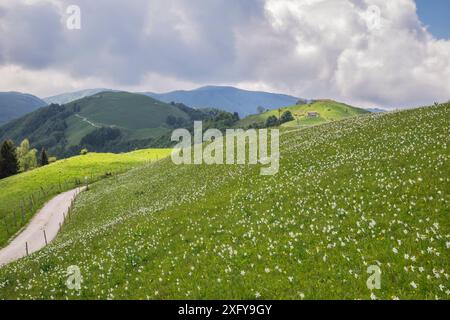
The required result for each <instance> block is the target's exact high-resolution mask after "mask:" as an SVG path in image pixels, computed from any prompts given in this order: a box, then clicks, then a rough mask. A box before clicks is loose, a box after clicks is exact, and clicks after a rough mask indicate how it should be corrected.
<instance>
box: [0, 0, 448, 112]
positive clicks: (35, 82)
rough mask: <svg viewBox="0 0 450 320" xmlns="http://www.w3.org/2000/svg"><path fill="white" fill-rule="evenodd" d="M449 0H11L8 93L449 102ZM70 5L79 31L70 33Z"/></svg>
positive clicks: (0, 22) (5, 24)
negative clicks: (237, 91) (205, 90)
mask: <svg viewBox="0 0 450 320" xmlns="http://www.w3.org/2000/svg"><path fill="white" fill-rule="evenodd" d="M449 3H450V1H448V0H417V4H416V2H415V1H414V0H389V1H388V0H95V1H92V0H1V1H0V91H22V92H28V93H32V94H35V95H38V96H40V97H46V96H49V95H54V94H58V93H62V92H66V91H73V90H79V89H86V88H95V87H103V88H114V89H122V90H129V91H156V92H162V91H170V90H174V89H192V88H195V87H198V86H202V85H209V84H216V85H222V84H223V85H235V86H238V87H241V88H244V89H261V90H269V91H274V92H282V93H288V94H292V95H295V96H299V97H306V98H334V99H338V100H341V101H345V102H348V103H353V104H356V105H361V106H367V107H369V106H370V107H375V106H377V107H387V108H394V107H407V106H418V105H423V104H428V103H431V102H434V101H444V100H445V101H446V100H449V99H450V34H448V33H446V32H445V30H450V23H449V22H445V16H444V15H443V13H444V12H449V9H450V5H449ZM70 5H77V6H78V7H79V8H80V9H81V29H79V30H77V29H75V30H71V29H68V28H67V19H68V18H70V16H69V15H68V14H67V8H68V7H69V6H70ZM417 8H419V10H417ZM71 21H72V22H73V20H71Z"/></svg>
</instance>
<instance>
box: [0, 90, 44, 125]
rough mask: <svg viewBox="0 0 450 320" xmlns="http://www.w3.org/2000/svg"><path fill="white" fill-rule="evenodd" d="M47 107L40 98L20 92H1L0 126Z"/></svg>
mask: <svg viewBox="0 0 450 320" xmlns="http://www.w3.org/2000/svg"><path fill="white" fill-rule="evenodd" d="M45 105H47V103H46V102H44V101H42V100H41V99H39V98H38V97H35V96H33V95H31V94H25V93H19V92H0V125H2V124H4V123H7V122H8V121H11V120H13V119H16V118H19V117H21V116H23V115H24V114H27V113H29V112H32V111H34V110H36V109H38V108H40V107H43V106H45Z"/></svg>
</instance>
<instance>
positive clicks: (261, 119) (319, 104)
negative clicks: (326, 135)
mask: <svg viewBox="0 0 450 320" xmlns="http://www.w3.org/2000/svg"><path fill="white" fill-rule="evenodd" d="M286 111H290V112H291V113H292V116H293V117H294V120H293V121H291V122H287V123H284V124H283V127H302V126H312V125H317V124H322V123H326V122H333V121H337V120H342V119H345V118H350V117H354V116H358V115H362V114H367V113H370V112H369V111H368V110H365V109H361V108H357V107H353V106H350V105H347V104H345V103H341V102H336V101H333V100H315V101H313V102H311V103H306V104H296V105H293V106H289V107H285V108H281V109H280V111H278V110H270V111H266V112H263V113H261V114H255V115H251V116H248V117H246V118H244V119H242V120H240V121H239V122H238V123H237V124H236V126H238V127H242V128H246V127H261V126H263V125H264V123H265V121H266V120H267V118H269V117H270V116H276V117H277V118H280V115H281V114H283V112H286Z"/></svg>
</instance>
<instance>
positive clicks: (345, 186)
mask: <svg viewBox="0 0 450 320" xmlns="http://www.w3.org/2000/svg"><path fill="white" fill-rule="evenodd" d="M449 119H450V105H449V104H446V105H441V106H438V107H428V108H421V109H415V110H408V111H402V112H396V113H388V114H382V115H379V114H378V115H365V116H361V117H353V118H349V119H346V120H343V121H335V122H330V123H326V124H323V125H318V126H313V127H310V128H306V129H303V130H295V131H292V132H287V133H284V134H283V135H282V137H281V147H280V153H281V163H280V172H279V174H278V175H276V176H272V177H263V176H260V175H259V167H257V166H219V165H212V166H207V165H201V166H175V165H173V164H172V162H171V161H170V159H165V160H162V161H159V162H156V163H153V164H149V165H147V166H145V167H140V168H135V169H133V170H130V171H128V172H127V173H125V174H122V175H119V176H118V177H117V178H116V179H109V180H102V181H99V182H98V183H95V184H93V185H91V188H90V190H89V191H87V192H85V193H83V194H82V195H80V197H79V198H78V200H77V201H76V203H75V207H74V211H73V215H72V217H71V219H70V221H68V223H67V224H65V226H64V227H63V230H62V233H61V234H60V235H59V236H58V238H57V239H56V241H55V242H53V243H52V244H51V245H49V246H48V247H46V248H45V249H43V250H42V251H40V252H38V253H36V254H33V255H31V256H29V257H27V258H25V259H23V260H20V261H18V262H15V263H13V264H11V265H8V266H6V267H4V268H2V269H0V299H18V298H20V299H29V298H31V299H84V298H89V299H122V298H123V299H131V298H137V299H169V298H170V299H173V298H176V299H397V298H398V299H419V298H424V299H448V298H449V293H450V291H449V289H450V284H449V274H448V273H449V246H450V244H449V242H450V239H449V236H450V235H449V220H448V213H449V200H450V199H449V193H450V181H449V176H448V172H449V171H450V166H449V161H448V160H449V153H448V150H447V145H448V141H449V135H448V128H449ZM73 265H76V266H78V267H79V268H80V270H81V273H82V277H83V282H82V289H81V290H80V291H73V290H69V289H68V288H67V286H66V284H65V282H66V279H67V274H66V270H67V268H68V267H69V266H73ZM371 265H376V266H379V267H380V269H381V272H382V273H381V288H380V289H379V290H374V291H373V292H371V291H370V290H369V289H368V288H367V286H366V281H367V279H368V277H369V274H368V273H367V269H368V267H369V266H371Z"/></svg>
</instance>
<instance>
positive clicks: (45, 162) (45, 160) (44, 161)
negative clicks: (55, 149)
mask: <svg viewBox="0 0 450 320" xmlns="http://www.w3.org/2000/svg"><path fill="white" fill-rule="evenodd" d="M40 162H41V167H43V166H46V165H48V155H47V151H45V149H44V148H42V151H41V161H40Z"/></svg>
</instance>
